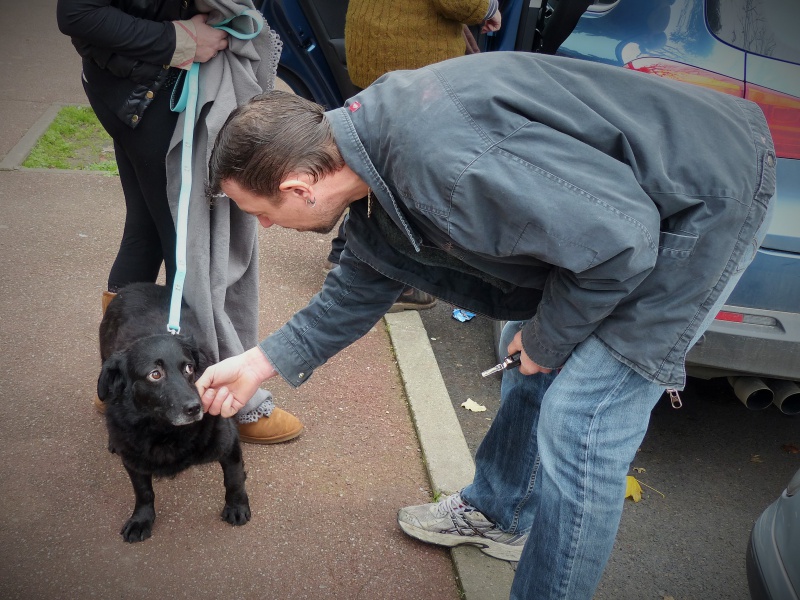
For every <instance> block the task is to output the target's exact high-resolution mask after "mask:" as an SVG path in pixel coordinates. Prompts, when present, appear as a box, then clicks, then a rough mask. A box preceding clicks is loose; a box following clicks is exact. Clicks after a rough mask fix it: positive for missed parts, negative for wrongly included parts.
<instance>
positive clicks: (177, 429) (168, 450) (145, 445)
mask: <svg viewBox="0 0 800 600" xmlns="http://www.w3.org/2000/svg"><path fill="white" fill-rule="evenodd" d="M170 294H171V290H169V289H167V288H165V287H163V286H159V285H155V284H150V283H135V284H132V285H129V286H126V287H125V288H123V289H122V290H121V291H120V292H119V294H118V295H117V297H116V298H114V299H113V300H112V301H111V303H110V304H109V305H108V309H107V310H106V313H105V315H104V317H103V320H102V322H101V323H100V357H101V358H102V360H103V369H102V372H101V373H100V378H99V379H98V381H97V395H98V396H99V397H100V399H101V400H102V401H103V403H104V404H105V406H106V411H105V413H106V425H107V427H108V449H109V450H110V451H111V452H112V453H116V454H118V455H119V456H120V458H122V464H123V465H124V466H125V469H126V470H127V471H128V475H129V476H130V478H131V483H132V484H133V492H134V494H135V496H136V506H135V508H134V510H133V514H132V515H131V517H130V519H128V521H127V522H126V523H125V525H124V526H123V528H122V531H121V532H120V533H121V534H122V537H123V538H124V539H125V541H126V542H139V541H142V540H144V539H147V538H148V537H150V534H151V532H152V528H153V521H154V520H155V518H156V512H155V508H154V505H153V500H154V498H155V495H154V493H153V476H156V477H163V476H173V475H177V474H178V473H179V472H181V471H183V470H184V469H187V468H188V467H190V466H192V465H196V464H200V463H206V462H212V461H215V460H216V461H219V463H220V465H222V471H223V474H224V481H225V508H224V509H223V511H222V519H223V520H225V521H227V522H228V523H230V524H231V525H244V524H245V523H247V521H249V520H250V504H249V501H248V498H247V492H246V491H245V489H244V481H245V472H244V462H243V460H242V450H241V448H240V446H239V432H238V430H237V428H236V425H235V424H234V423H233V422H232V421H231V420H230V419H223V418H221V417H218V416H212V415H204V414H203V410H202V406H201V404H200V396H199V395H198V393H197V390H196V389H195V386H194V382H195V380H196V378H197V377H198V376H199V375H200V373H202V371H203V370H204V369H205V368H206V367H207V366H208V360H207V359H206V358H205V356H204V355H203V353H202V351H201V350H200V349H199V348H198V347H197V344H196V343H195V342H194V338H193V337H192V336H191V333H192V331H197V325H196V323H194V322H193V318H192V315H191V313H190V312H189V311H188V310H187V308H186V305H185V304H184V306H183V309H182V311H181V334H180V335H172V334H171V333H168V332H167V321H168V316H169V302H170ZM185 334H188V335H185Z"/></svg>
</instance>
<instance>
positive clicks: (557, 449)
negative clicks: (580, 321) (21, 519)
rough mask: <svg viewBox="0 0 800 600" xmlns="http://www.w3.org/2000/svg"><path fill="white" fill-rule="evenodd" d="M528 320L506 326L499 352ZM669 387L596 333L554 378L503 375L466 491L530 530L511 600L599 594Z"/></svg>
mask: <svg viewBox="0 0 800 600" xmlns="http://www.w3.org/2000/svg"><path fill="white" fill-rule="evenodd" d="M522 324H523V323H521V322H512V323H508V324H507V325H506V328H505V329H504V330H503V336H502V339H501V348H505V347H506V346H508V343H509V342H510V341H511V338H512V337H513V335H514V334H515V333H516V332H517V331H518V330H519V329H520V327H521V326H522ZM663 391H664V390H663V388H662V387H661V386H659V385H657V384H655V383H651V382H649V381H647V380H646V379H645V378H644V377H642V376H641V375H639V374H638V373H636V372H635V371H633V370H632V369H630V368H629V367H628V366H626V365H624V364H622V363H621V362H620V361H618V360H617V359H615V358H614V357H613V356H612V355H611V353H610V352H609V351H608V349H607V348H606V347H605V345H604V344H603V343H602V342H600V341H599V340H598V339H596V338H595V337H590V338H589V339H587V340H586V341H584V342H583V343H581V344H580V345H579V346H578V347H577V348H576V349H575V351H574V352H573V354H572V355H571V356H570V358H569V360H568V361H567V362H566V364H565V365H564V368H563V369H562V370H561V372H560V373H559V374H558V376H557V377H556V375H555V373H551V374H549V375H543V374H538V375H532V376H525V375H521V374H520V373H519V371H518V370H516V369H513V370H511V371H506V372H505V373H504V374H503V383H502V387H501V398H502V403H501V406H500V410H499V412H498V414H497V417H496V419H495V421H494V423H492V427H491V428H490V430H489V432H488V433H487V435H486V438H484V440H483V442H482V443H481V445H480V447H479V448H478V452H477V455H476V474H475V479H474V481H473V483H472V484H470V485H469V486H467V487H466V488H464V490H462V497H463V498H464V499H465V500H467V502H469V503H470V504H472V505H473V506H475V507H476V508H478V509H479V510H480V511H481V512H482V513H483V514H484V515H486V517H488V518H489V519H490V520H492V521H494V522H495V523H496V524H497V525H498V526H499V527H500V528H501V529H503V530H504V531H508V532H516V531H526V530H530V535H529V538H528V541H527V543H526V544H525V548H524V550H523V552H522V557H521V558H520V562H519V564H518V566H517V572H516V575H515V577H514V584H513V586H512V588H511V598H512V599H518V600H521V599H523V598H525V599H529V598H530V599H534V598H535V599H537V600H540V599H545V598H547V599H553V598H563V599H565V600H566V599H568V600H580V599H582V598H586V599H589V598H591V597H592V594H593V593H594V590H595V588H596V587H597V584H598V582H599V581H600V577H601V575H602V573H603V569H604V568H605V565H606V561H607V560H608V557H609V556H610V554H611V550H612V548H613V545H614V538H615V537H616V534H617V528H618V526H619V520H620V516H621V514H622V504H623V501H624V496H625V477H626V475H627V473H628V469H629V467H630V464H631V461H632V460H633V458H634V455H635V454H636V450H637V448H638V447H639V444H640V443H641V441H642V439H643V438H644V434H645V432H646V431H647V425H648V422H649V418H650V411H651V410H652V409H653V406H655V404H656V402H657V401H658V399H659V397H660V396H661V394H662V392H663Z"/></svg>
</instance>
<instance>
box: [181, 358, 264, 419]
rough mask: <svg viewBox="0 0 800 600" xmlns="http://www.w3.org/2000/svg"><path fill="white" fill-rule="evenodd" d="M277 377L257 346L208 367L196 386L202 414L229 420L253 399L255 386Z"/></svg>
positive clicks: (256, 387)
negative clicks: (219, 416) (201, 405)
mask: <svg viewBox="0 0 800 600" xmlns="http://www.w3.org/2000/svg"><path fill="white" fill-rule="evenodd" d="M276 374H277V371H276V370H275V368H274V367H273V366H272V364H271V363H270V362H269V360H267V357H266V356H264V353H263V352H261V349H260V348H257V347H256V348H251V349H250V350H248V351H247V352H243V353H242V354H239V355H238V356H232V357H231V358H227V359H225V360H223V361H222V362H219V363H217V364H216V365H211V366H210V367H208V369H206V370H205V373H203V375H202V376H201V377H200V379H198V380H197V382H196V383H195V386H196V387H197V391H198V392H199V393H200V399H201V401H202V403H203V410H204V411H205V412H207V413H209V414H211V415H222V416H223V417H232V416H233V415H235V414H236V413H237V412H239V411H240V410H241V409H242V407H243V406H244V405H245V404H247V402H248V400H250V398H252V397H253V394H255V393H256V390H257V389H258V386H260V385H261V384H262V383H263V382H264V381H266V380H267V379H269V378H270V377H273V376H274V375H276Z"/></svg>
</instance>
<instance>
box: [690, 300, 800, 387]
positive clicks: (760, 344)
mask: <svg viewBox="0 0 800 600" xmlns="http://www.w3.org/2000/svg"><path fill="white" fill-rule="evenodd" d="M723 310H724V311H730V312H735V313H743V314H745V315H750V316H752V317H757V318H758V320H760V321H765V320H767V321H769V322H770V324H764V325H758V324H752V323H734V322H728V321H718V320H715V321H714V322H713V323H712V324H711V327H709V328H708V330H707V331H706V332H705V334H703V336H702V337H701V338H700V340H699V341H698V342H697V344H696V345H695V346H694V348H692V350H691V351H690V352H689V354H688V356H687V357H686V368H687V372H688V373H689V375H692V376H694V377H699V378H701V379H710V378H712V377H727V376H742V375H750V376H755V377H769V378H773V379H788V380H793V381H800V314H798V313H788V312H777V311H769V310H760V309H756V308H741V307H736V306H725V307H724V308H723Z"/></svg>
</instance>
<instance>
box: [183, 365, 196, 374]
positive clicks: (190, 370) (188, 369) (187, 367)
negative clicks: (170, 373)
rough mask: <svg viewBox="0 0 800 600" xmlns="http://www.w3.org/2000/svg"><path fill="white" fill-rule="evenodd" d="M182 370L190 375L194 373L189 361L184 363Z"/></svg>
mask: <svg viewBox="0 0 800 600" xmlns="http://www.w3.org/2000/svg"><path fill="white" fill-rule="evenodd" d="M183 372H184V374H185V375H192V374H193V373H194V365H193V364H191V363H186V366H185V367H183Z"/></svg>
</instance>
